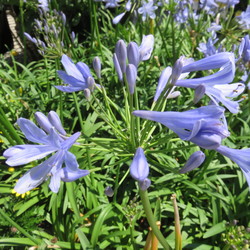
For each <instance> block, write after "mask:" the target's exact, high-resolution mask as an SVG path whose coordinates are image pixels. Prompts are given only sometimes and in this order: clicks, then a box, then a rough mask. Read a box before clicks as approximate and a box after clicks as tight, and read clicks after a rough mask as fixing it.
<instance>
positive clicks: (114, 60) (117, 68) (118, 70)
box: [113, 53, 123, 82]
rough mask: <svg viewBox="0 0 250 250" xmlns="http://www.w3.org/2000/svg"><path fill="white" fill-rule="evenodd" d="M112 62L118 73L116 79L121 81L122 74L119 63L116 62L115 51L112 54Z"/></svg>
mask: <svg viewBox="0 0 250 250" xmlns="http://www.w3.org/2000/svg"><path fill="white" fill-rule="evenodd" d="M113 62H114V65H115V71H116V73H117V75H118V79H119V81H121V82H122V81H123V76H122V71H121V67H120V64H119V62H118V59H117V56H116V53H114V55H113Z"/></svg>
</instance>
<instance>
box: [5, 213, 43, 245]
mask: <svg viewBox="0 0 250 250" xmlns="http://www.w3.org/2000/svg"><path fill="white" fill-rule="evenodd" d="M0 214H1V216H2V218H3V219H4V220H6V221H8V222H9V223H10V224H11V225H12V226H13V227H15V228H17V229H18V231H20V232H21V233H22V234H23V235H25V236H26V237H27V238H29V239H30V240H31V241H33V242H34V243H35V244H36V245H40V243H41V241H40V240H37V239H35V238H34V237H33V236H31V235H30V234H29V233H28V232H27V231H26V230H25V229H23V228H22V227H20V226H19V225H18V224H17V223H16V222H14V221H13V220H12V219H11V218H10V217H9V216H8V215H7V214H6V213H5V212H4V211H3V210H2V209H1V208H0Z"/></svg>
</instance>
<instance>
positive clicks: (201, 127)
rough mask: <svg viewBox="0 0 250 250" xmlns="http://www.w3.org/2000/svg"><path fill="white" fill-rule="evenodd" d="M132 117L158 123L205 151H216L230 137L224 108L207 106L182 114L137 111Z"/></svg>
mask: <svg viewBox="0 0 250 250" xmlns="http://www.w3.org/2000/svg"><path fill="white" fill-rule="evenodd" d="M133 115H135V116H138V117H141V118H144V119H148V120H152V121H155V122H159V123H161V124H163V125H165V126H166V127H168V128H169V129H171V130H173V131H174V132H175V133H176V134H177V135H178V136H179V137H180V138H181V139H182V140H185V141H191V142H193V143H195V144H196V145H198V146H200V147H202V148H205V149H216V148H217V147H219V146H220V145H221V141H222V140H223V139H224V138H226V137H228V136H229V135H230V133H229V131H228V129H227V125H226V124H225V119H224V108H222V107H220V106H216V105H209V106H204V107H200V108H197V109H193V110H188V111H184V112H174V111H166V112H158V111H145V110H137V111H134V112H133Z"/></svg>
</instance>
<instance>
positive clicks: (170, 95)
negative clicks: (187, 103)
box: [167, 91, 181, 99]
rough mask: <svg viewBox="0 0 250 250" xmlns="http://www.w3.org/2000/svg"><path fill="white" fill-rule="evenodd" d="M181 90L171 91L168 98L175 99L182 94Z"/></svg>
mask: <svg viewBox="0 0 250 250" xmlns="http://www.w3.org/2000/svg"><path fill="white" fill-rule="evenodd" d="M180 94H181V92H180V91H173V92H171V93H170V94H169V95H168V96H167V99H174V98H176V97H178V96H180Z"/></svg>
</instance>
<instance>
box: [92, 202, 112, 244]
mask: <svg viewBox="0 0 250 250" xmlns="http://www.w3.org/2000/svg"><path fill="white" fill-rule="evenodd" d="M111 209H112V204H108V205H107V206H106V207H105V208H104V209H103V210H102V212H101V213H100V214H99V216H98V218H97V220H96V222H95V226H94V229H93V231H92V236H91V240H90V241H91V243H92V245H93V246H96V244H97V241H98V237H99V235H100V233H101V232H102V229H101V228H102V225H103V222H104V221H105V219H106V217H107V216H108V214H109V212H110V210H111Z"/></svg>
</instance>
